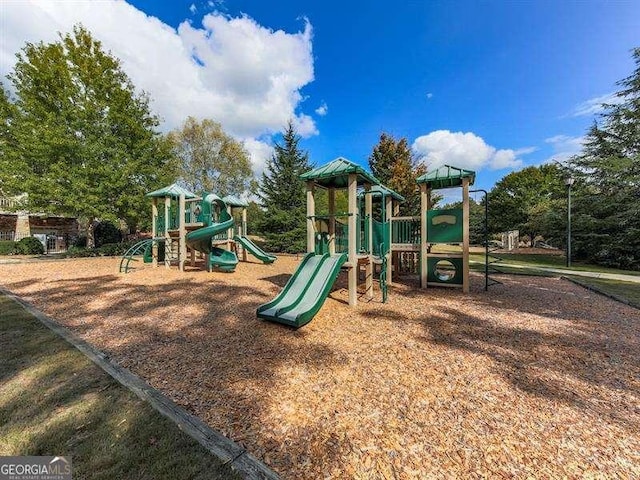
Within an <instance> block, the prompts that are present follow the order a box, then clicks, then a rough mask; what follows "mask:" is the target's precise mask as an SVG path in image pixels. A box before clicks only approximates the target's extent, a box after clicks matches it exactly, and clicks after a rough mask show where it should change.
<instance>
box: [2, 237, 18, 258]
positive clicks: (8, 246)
mask: <svg viewBox="0 0 640 480" xmlns="http://www.w3.org/2000/svg"><path fill="white" fill-rule="evenodd" d="M14 253H16V242H14V241H13V240H0V255H13V254H14Z"/></svg>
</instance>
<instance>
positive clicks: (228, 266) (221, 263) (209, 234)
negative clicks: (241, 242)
mask: <svg viewBox="0 0 640 480" xmlns="http://www.w3.org/2000/svg"><path fill="white" fill-rule="evenodd" d="M232 226H233V218H232V217H231V216H230V215H229V214H228V213H227V211H226V210H225V209H224V208H223V209H222V210H221V212H220V222H219V223H213V224H211V225H209V226H206V227H204V228H199V229H198V230H194V231H193V232H189V233H187V246H188V247H189V248H192V249H194V250H197V251H198V252H203V253H206V254H208V256H209V266H210V267H211V268H219V269H220V270H223V271H225V272H232V271H233V270H235V268H236V265H237V264H238V257H237V256H236V254H235V253H233V252H230V251H229V250H224V249H222V248H218V247H214V246H213V245H211V240H212V239H213V237H215V236H216V235H218V234H220V233H224V232H225V231H227V230H228V229H229V228H231V227H232Z"/></svg>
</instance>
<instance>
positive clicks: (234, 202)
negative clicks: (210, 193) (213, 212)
mask: <svg viewBox="0 0 640 480" xmlns="http://www.w3.org/2000/svg"><path fill="white" fill-rule="evenodd" d="M222 201H223V202H224V203H226V204H227V205H231V206H232V207H245V208H246V207H247V205H248V204H247V202H245V201H244V200H241V199H240V198H239V197H236V196H235V195H227V196H226V197H224V198H223V199H222Z"/></svg>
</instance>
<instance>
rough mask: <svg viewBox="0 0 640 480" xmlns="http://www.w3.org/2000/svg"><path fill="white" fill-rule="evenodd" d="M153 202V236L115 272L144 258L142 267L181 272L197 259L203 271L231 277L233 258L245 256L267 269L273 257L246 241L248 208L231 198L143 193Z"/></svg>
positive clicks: (171, 189)
mask: <svg viewBox="0 0 640 480" xmlns="http://www.w3.org/2000/svg"><path fill="white" fill-rule="evenodd" d="M147 197H151V199H152V207H151V208H152V232H153V233H152V235H153V237H152V238H151V239H147V240H142V241H140V242H138V243H137V244H136V245H134V246H133V247H131V248H130V249H129V250H128V251H127V252H126V253H125V255H124V256H123V257H122V260H121V262H120V271H121V272H125V273H126V272H127V271H129V269H130V267H129V265H130V262H131V261H134V260H135V257H136V256H138V255H141V254H142V255H143V258H144V261H145V263H151V264H152V265H153V266H154V267H157V266H158V265H159V264H161V263H164V265H165V267H166V268H170V267H171V265H172V264H177V266H178V268H179V269H180V270H181V271H183V270H184V266H185V263H186V262H187V261H189V262H190V264H191V266H195V265H196V255H200V257H201V258H204V259H205V264H206V267H207V270H208V271H212V270H213V269H218V270H221V271H225V272H232V271H233V270H234V269H235V267H236V265H237V264H238V258H239V257H240V258H242V260H243V261H247V254H248V253H249V254H251V255H253V256H255V257H256V258H257V259H258V260H260V261H262V262H263V263H266V264H269V263H273V262H274V261H275V260H276V257H275V256H273V255H269V254H267V253H265V252H264V251H263V250H262V249H261V248H260V247H258V246H257V245H256V244H255V243H253V242H252V241H251V239H249V237H247V204H246V202H243V201H242V200H240V199H238V198H237V197H234V196H226V197H224V198H220V197H219V196H217V195H215V194H213V193H209V194H203V196H201V197H199V196H197V195H195V194H194V193H192V192H190V191H188V190H186V189H184V188H182V187H180V186H179V185H176V184H172V185H169V186H168V187H165V188H161V189H159V190H155V191H153V192H150V193H148V194H147ZM238 210H240V212H239V213H240V216H241V222H240V225H236V222H235V220H234V213H236V212H237V211H238Z"/></svg>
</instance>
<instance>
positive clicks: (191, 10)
mask: <svg viewBox="0 0 640 480" xmlns="http://www.w3.org/2000/svg"><path fill="white" fill-rule="evenodd" d="M189 11H190V12H191V13H193V14H194V15H195V13H196V12H197V11H198V9H197V8H196V4H195V3H192V4H191V6H190V7H189Z"/></svg>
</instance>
